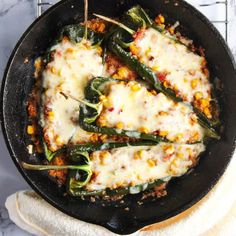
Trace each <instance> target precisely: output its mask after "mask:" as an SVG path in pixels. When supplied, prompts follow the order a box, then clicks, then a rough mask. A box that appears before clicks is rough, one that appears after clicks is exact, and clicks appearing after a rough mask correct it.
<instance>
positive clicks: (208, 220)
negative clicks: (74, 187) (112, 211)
mask: <svg viewBox="0 0 236 236" xmlns="http://www.w3.org/2000/svg"><path fill="white" fill-rule="evenodd" d="M235 170H236V156H234V158H233V159H232V161H231V163H230V165H229V167H228V168H227V170H226V172H225V174H224V175H223V177H222V178H221V180H220V181H219V183H218V184H217V185H216V186H215V187H214V188H213V189H212V191H211V192H210V193H209V194H208V195H207V196H206V197H205V198H203V199H202V200H201V201H200V202H199V203H197V204H196V205H195V206H193V207H192V208H191V209H189V210H187V211H186V212H184V213H182V214H180V215H178V216H177V217H174V218H171V219H169V220H167V221H164V222H161V223H158V224H155V225H152V226H149V227H146V228H145V229H143V230H141V231H138V232H136V233H134V234H132V235H135V236H154V235H155V236H156V235H158V236H189V235H191V236H195V235H196V236H198V235H199V236H200V235H201V236H213V235H214V236H221V235H222V236H231V235H232V236H234V235H236V227H235V225H236V188H235V184H234V180H235V179H236V171H235ZM6 208H7V209H8V212H9V216H10V219H11V220H12V221H13V222H15V223H16V224H17V225H18V226H19V227H21V228H22V229H24V230H26V231H28V232H30V233H32V234H35V235H40V236H41V235H43V236H44V235H52V236H65V235H66V236H80V235H81V236H108V235H109V236H110V235H115V234H113V233H111V232H110V231H108V230H107V229H105V228H103V227H100V226H97V225H93V224H89V223H85V222H82V221H79V220H76V219H74V218H72V217H69V216H67V215H65V214H63V213H61V212H60V211H58V210H57V209H55V208H54V207H52V206H51V205H49V204H48V203H47V202H45V201H44V200H43V199H42V198H41V197H39V196H38V195H37V194H36V193H34V192H33V191H20V192H17V193H15V194H13V195H11V196H9V197H8V198H7V200H6ZM52 219H53V220H52ZM55 219H56V220H55Z"/></svg>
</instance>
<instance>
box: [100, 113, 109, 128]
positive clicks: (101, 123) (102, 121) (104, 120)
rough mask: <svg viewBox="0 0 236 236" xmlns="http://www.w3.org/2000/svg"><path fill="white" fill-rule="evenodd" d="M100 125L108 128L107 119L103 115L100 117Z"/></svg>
mask: <svg viewBox="0 0 236 236" xmlns="http://www.w3.org/2000/svg"><path fill="white" fill-rule="evenodd" d="M98 124H99V125H100V126H101V127H104V126H106V124H107V121H106V118H105V117H104V116H102V115H101V116H100V117H99V119H98Z"/></svg>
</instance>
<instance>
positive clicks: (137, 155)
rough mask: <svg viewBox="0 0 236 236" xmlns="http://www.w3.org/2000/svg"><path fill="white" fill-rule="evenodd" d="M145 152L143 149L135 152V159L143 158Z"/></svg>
mask: <svg viewBox="0 0 236 236" xmlns="http://www.w3.org/2000/svg"><path fill="white" fill-rule="evenodd" d="M143 154H144V151H143V150H140V151H137V152H135V153H134V160H139V159H141V158H142V156H143Z"/></svg>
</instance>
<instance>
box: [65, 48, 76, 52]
mask: <svg viewBox="0 0 236 236" xmlns="http://www.w3.org/2000/svg"><path fill="white" fill-rule="evenodd" d="M73 52H74V50H73V48H67V49H66V53H73Z"/></svg>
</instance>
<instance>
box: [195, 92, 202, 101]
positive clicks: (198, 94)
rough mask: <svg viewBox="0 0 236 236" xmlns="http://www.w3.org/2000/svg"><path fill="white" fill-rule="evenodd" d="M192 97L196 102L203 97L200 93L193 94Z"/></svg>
mask: <svg viewBox="0 0 236 236" xmlns="http://www.w3.org/2000/svg"><path fill="white" fill-rule="evenodd" d="M194 97H195V99H196V100H200V99H201V98H202V97H203V94H202V92H196V93H195V94H194Z"/></svg>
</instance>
